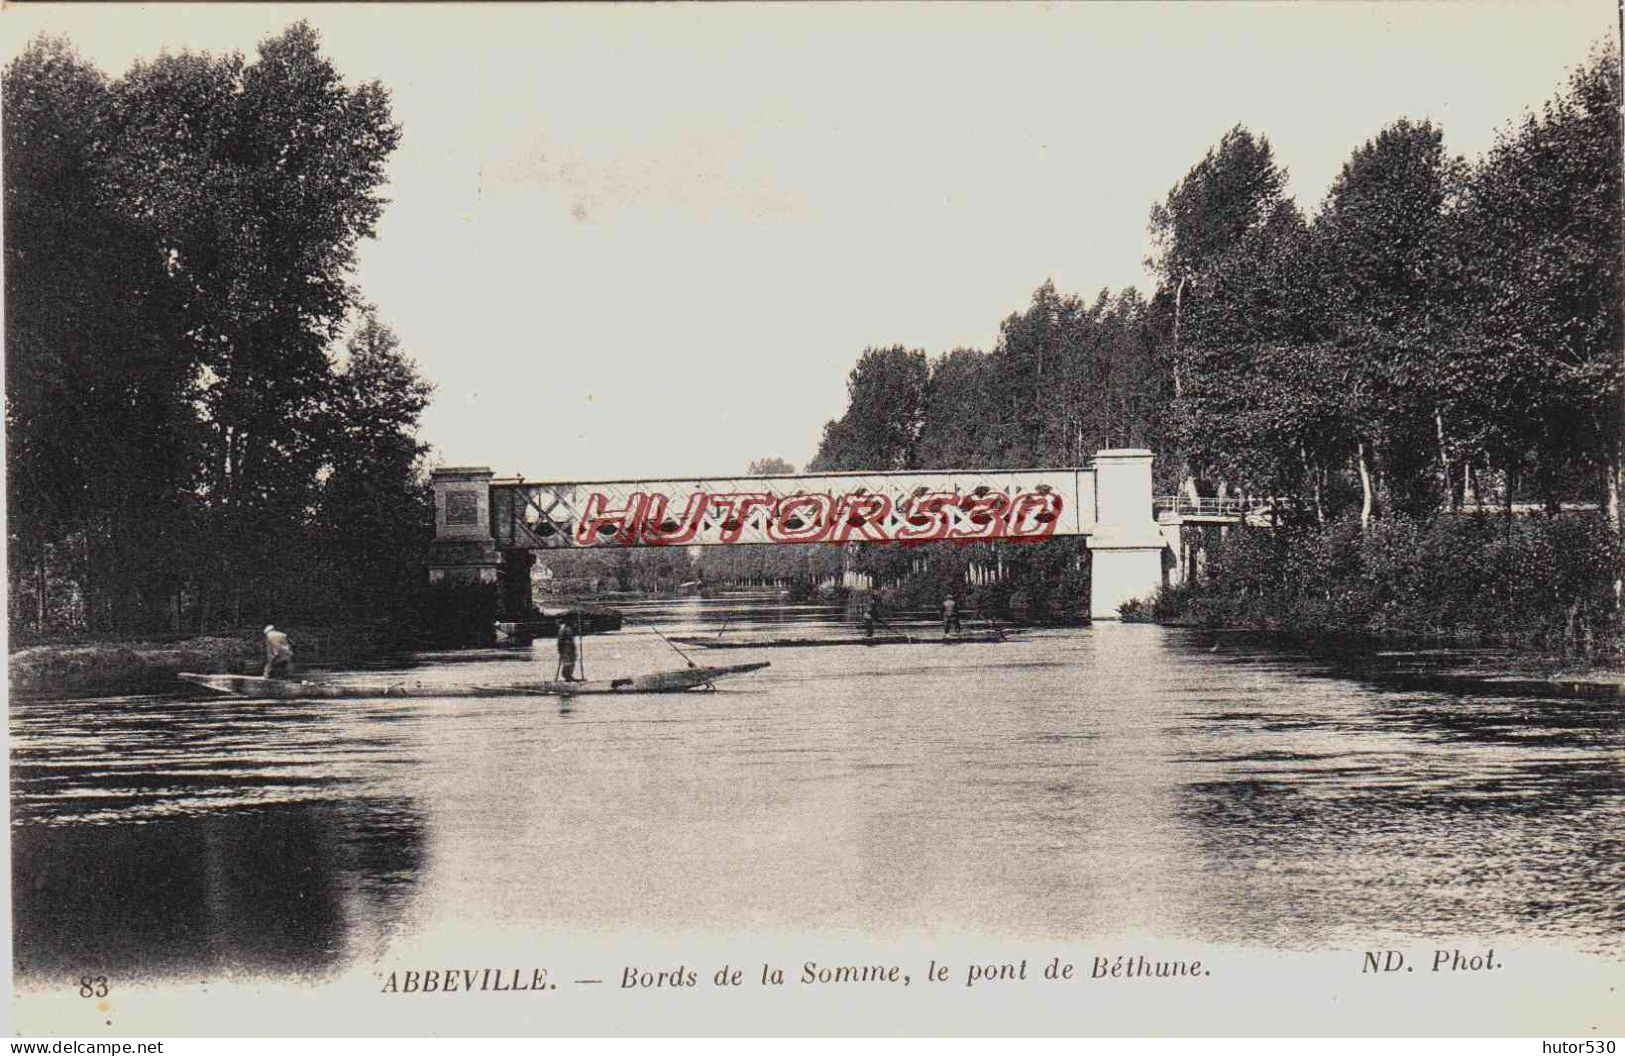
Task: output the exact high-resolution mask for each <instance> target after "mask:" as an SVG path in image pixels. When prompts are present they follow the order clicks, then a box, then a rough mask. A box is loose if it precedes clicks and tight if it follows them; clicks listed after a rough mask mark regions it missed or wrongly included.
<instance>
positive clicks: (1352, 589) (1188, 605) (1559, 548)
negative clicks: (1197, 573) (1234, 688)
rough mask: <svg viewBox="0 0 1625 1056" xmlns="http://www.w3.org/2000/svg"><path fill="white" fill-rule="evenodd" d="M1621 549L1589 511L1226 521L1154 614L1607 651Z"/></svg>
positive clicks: (1615, 641) (1615, 640)
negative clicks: (1249, 524) (1193, 573)
mask: <svg viewBox="0 0 1625 1056" xmlns="http://www.w3.org/2000/svg"><path fill="white" fill-rule="evenodd" d="M1620 572H1621V555H1620V553H1619V551H1618V545H1617V543H1616V542H1615V539H1614V536H1613V533H1612V532H1610V531H1609V529H1608V526H1607V524H1606V523H1605V522H1604V521H1603V520H1602V519H1601V518H1599V517H1596V516H1594V515H1584V514H1562V515H1558V516H1537V517H1516V518H1506V517H1502V516H1442V517H1435V518H1432V519H1416V518H1408V517H1400V516H1396V517H1391V518H1387V519H1384V520H1381V521H1375V522H1373V523H1372V524H1371V525H1370V526H1369V527H1368V528H1367V529H1365V530H1364V531H1362V530H1361V527H1360V525H1359V522H1358V521H1357V520H1356V519H1353V518H1349V519H1343V520H1339V521H1336V522H1334V523H1332V524H1330V525H1327V526H1325V527H1313V526H1311V527H1298V528H1283V529H1280V530H1273V531H1271V530H1246V529H1232V530H1231V531H1230V533H1229V535H1228V538H1227V539H1225V540H1224V541H1223V542H1222V543H1220V544H1219V545H1218V547H1217V549H1216V551H1214V552H1213V553H1212V554H1211V556H1210V559H1209V561H1208V565H1207V569H1206V572H1205V574H1204V576H1203V579H1202V582H1201V584H1200V585H1197V586H1178V587H1173V588H1169V589H1166V590H1164V591H1162V592H1161V593H1160V594H1159V595H1158V597H1157V598H1155V599H1154V600H1153V602H1152V610H1153V613H1154V614H1155V616H1156V618H1157V619H1158V620H1159V621H1161V622H1186V623H1192V624H1197V625H1201V626H1207V627H1246V628H1257V629H1265V630H1305V631H1329V632H1337V633H1361V634H1378V635H1400V636H1426V637H1471V638H1476V639H1482V640H1486V641H1494V642H1500V643H1504V644H1509V645H1516V646H1521V647H1524V648H1532V649H1539V650H1543V651H1547V652H1561V653H1581V654H1586V655H1592V654H1604V655H1619V654H1620V653H1621V652H1622V651H1625V649H1622V644H1625V643H1622V641H1621V619H1620V612H1619V606H1618V603H1617V601H1616V597H1615V592H1614V583H1615V580H1616V578H1617V577H1618V576H1619V575H1620Z"/></svg>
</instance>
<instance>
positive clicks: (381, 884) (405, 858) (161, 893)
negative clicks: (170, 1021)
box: [12, 802, 422, 979]
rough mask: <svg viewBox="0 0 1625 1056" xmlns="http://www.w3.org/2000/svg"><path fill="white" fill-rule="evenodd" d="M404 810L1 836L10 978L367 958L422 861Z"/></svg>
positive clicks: (170, 821)
mask: <svg viewBox="0 0 1625 1056" xmlns="http://www.w3.org/2000/svg"><path fill="white" fill-rule="evenodd" d="M421 843H422V831H421V827H420V824H419V822H418V819H417V818H416V817H415V816H414V815H413V813H412V812H411V811H410V810H409V809H407V808H405V807H404V806H403V805H401V804H392V803H387V802H374V803H371V804H368V809H367V810H365V811H358V810H355V809H346V808H345V807H342V806H337V805H333V804H324V803H296V804H287V805H282V806H276V807H265V808H245V809H236V810H228V811H215V812H210V813H206V814H199V815H190V816H178V817H169V818H164V819H162V820H156V821H151V822H146V823H142V824H137V825H64V826H41V825H21V826H17V827H15V828H14V830H13V833H12V878H13V881H12V882H13V884H14V899H15V904H16V907H17V912H16V913H15V916H14V928H13V944H14V945H13V958H14V966H15V971H16V973H17V975H18V976H19V977H21V978H42V979H59V978H76V977H78V976H81V975H87V974H88V975H98V974H106V975H108V976H110V977H112V978H124V979H127V978H132V977H147V976H157V977H173V976H186V977H189V978H208V977H209V976H211V975H216V974H220V973H235V972H247V973H253V974H278V975H316V974H320V973H322V972H324V971H326V970H330V969H332V968H335V967H338V966H340V965H342V964H343V963H345V962H346V961H348V960H351V959H354V958H356V957H375V956H377V955H378V954H379V953H380V952H382V948H383V945H384V939H385V937H386V936H385V935H384V934H383V933H382V932H381V931H380V929H379V928H378V926H377V925H378V923H379V922H380V921H382V920H387V919H388V918H390V917H391V916H394V915H396V914H397V913H398V910H399V908H400V905H399V904H400V902H401V901H402V899H403V898H404V897H406V895H407V894H408V893H409V891H410V887H411V882H412V878H413V877H414V876H415V875H416V873H417V871H418V869H419V868H420V867H421V864H422V856H421Z"/></svg>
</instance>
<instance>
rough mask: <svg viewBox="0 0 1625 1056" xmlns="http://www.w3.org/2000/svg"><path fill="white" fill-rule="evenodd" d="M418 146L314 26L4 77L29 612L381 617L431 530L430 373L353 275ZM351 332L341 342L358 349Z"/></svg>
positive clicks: (43, 63)
mask: <svg viewBox="0 0 1625 1056" xmlns="http://www.w3.org/2000/svg"><path fill="white" fill-rule="evenodd" d="M399 138H400V129H399V128H398V127H397V126H396V124H395V123H394V121H393V119H392V117H391V114H390V106H389V100H388V97H387V94H386V92H385V90H384V89H383V88H382V87H380V86H379V85H378V84H376V83H369V84H364V85H360V86H354V87H352V86H349V85H346V84H345V83H344V82H343V80H342V79H341V77H340V75H339V73H338V71H337V70H335V69H334V67H333V65H332V64H331V63H330V62H329V61H328V60H327V59H326V58H324V57H323V56H322V55H321V53H320V51H319V41H318V38H317V35H316V33H315V32H314V31H313V30H312V29H311V28H310V27H309V26H308V25H306V24H304V23H300V24H297V25H294V26H292V27H291V28H289V29H288V30H287V31H286V32H284V33H282V34H280V35H278V36H276V37H273V38H270V39H267V40H266V41H264V42H263V43H262V44H261V45H260V46H259V49H258V53H257V55H256V56H255V58H254V59H253V60H246V59H245V58H244V57H243V56H242V55H240V54H228V55H211V54H199V53H191V52H182V53H179V54H165V55H162V56H160V57H159V58H157V59H155V60H153V61H150V62H143V63H139V64H137V65H136V66H134V67H133V68H132V69H131V70H129V72H127V73H126V74H124V75H123V76H122V77H119V78H116V79H111V78H109V77H107V76H105V75H104V74H103V73H102V72H100V71H99V70H97V69H95V68H94V67H93V66H91V65H90V64H88V63H86V62H85V61H83V60H82V59H81V58H80V57H79V56H78V55H77V54H75V52H74V51H73V50H72V49H71V48H70V46H69V45H68V44H67V43H66V42H65V41H61V40H52V39H40V40H37V41H35V42H34V43H33V44H31V45H30V46H29V47H28V48H27V49H26V50H24V51H23V53H22V54H21V55H19V56H18V57H17V58H16V59H15V60H14V61H13V62H12V63H11V64H10V65H9V66H8V67H7V68H6V70H5V83H4V146H5V165H4V178H5V211H6V213H5V215H6V240H5V294H6V306H5V326H6V337H7V356H6V439H7V469H8V494H7V502H6V508H7V530H8V533H9V542H10V555H11V560H10V568H9V573H10V587H11V599H12V607H11V612H12V619H13V627H14V629H16V630H22V631H37V632H43V631H53V632H61V631H92V632H135V631H154V630H159V629H169V630H199V629H212V628H216V627H221V626H241V625H243V624H245V623H249V622H258V621H262V620H268V619H277V620H298V619H313V618H330V617H334V616H343V615H361V614H367V613H377V612H379V611H382V610H385V609H387V608H388V606H389V605H391V604H392V603H393V602H394V601H396V600H398V598H399V591H400V589H401V587H402V585H403V584H404V583H405V582H406V581H407V580H408V578H409V577H408V576H407V575H406V574H405V573H403V568H409V567H410V562H411V560H412V557H413V554H412V552H411V550H412V547H413V546H414V545H415V544H416V543H417V542H419V541H421V539H422V536H423V533H424V532H425V531H426V530H427V529H428V527H429V526H430V524H431V520H430V516H429V514H428V512H427V510H428V507H427V506H426V505H425V500H424V495H423V488H422V486H421V480H420V472H419V465H418V463H419V460H420V456H421V455H422V454H423V451H424V448H423V446H422V445H421V444H420V443H419V442H418V441H417V439H416V427H417V422H418V416H419V413H420V412H421V411H422V409H423V407H424V406H425V403H426V402H427V399H428V396H429V387H428V386H427V385H426V384H425V383H424V381H423V380H422V379H421V378H420V377H419V375H418V373H417V371H416V369H415V366H414V365H413V363H412V361H411V360H410V359H409V358H408V357H407V356H406V355H405V354H404V353H403V351H402V350H401V348H400V346H399V343H398V341H397V340H396V338H395V335H394V334H393V333H392V332H391V331H390V329H389V328H388V327H387V326H385V325H384V324H383V323H381V322H380V321H379V320H378V318H377V316H376V313H375V312H374V311H373V310H372V309H371V308H370V307H369V306H368V305H367V304H366V303H365V302H364V301H363V299H362V297H361V295H360V292H359V291H358V290H357V289H356V288H355V286H354V285H353V283H352V282H351V279H350V275H351V271H352V265H353V263H354V260H355V251H356V246H357V243H358V242H359V240H361V239H362V238H366V237H369V236H371V235H372V234H373V231H374V227H375V225H376V223H377V221H378V218H379V216H380V214H381V211H382V209H383V207H384V204H385V200H384V199H383V198H382V197H381V196H380V193H379V192H380V188H381V186H382V185H383V183H384V180H385V169H384V166H385V162H386V160H387V159H388V157H389V155H390V154H391V152H392V151H393V150H394V149H395V146H396V144H397V142H398V141H399ZM347 333H348V334H349V338H348V344H347V348H344V349H343V350H340V348H339V345H340V344H341V342H342V341H343V339H344V336H345V335H346V334H347Z"/></svg>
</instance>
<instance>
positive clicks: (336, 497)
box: [320, 306, 434, 613]
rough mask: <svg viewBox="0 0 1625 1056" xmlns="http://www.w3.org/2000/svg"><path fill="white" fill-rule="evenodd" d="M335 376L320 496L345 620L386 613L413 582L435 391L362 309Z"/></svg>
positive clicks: (426, 534) (423, 532)
mask: <svg viewBox="0 0 1625 1056" xmlns="http://www.w3.org/2000/svg"><path fill="white" fill-rule="evenodd" d="M346 350H347V352H348V356H347V363H346V364H345V369H344V371H343V372H342V373H340V374H338V375H337V377H336V384H335V386H334V393H333V400H332V404H331V414H332V417H333V426H332V436H333V440H332V444H331V451H330V458H329V461H328V464H327V467H326V474H325V475H326V479H325V482H324V483H323V485H322V492H321V519H320V524H321V531H322V536H323V541H324V543H325V544H326V546H327V548H328V551H329V558H330V560H331V561H332V563H333V564H334V565H335V567H338V568H342V569H344V570H345V575H344V577H343V579H342V582H344V583H345V586H346V588H347V593H348V594H349V599H348V600H349V605H348V608H349V611H350V612H351V613H367V612H371V613H380V612H387V611H389V610H388V606H389V605H391V604H400V603H401V602H402V600H403V597H404V592H405V591H406V590H407V589H408V588H409V587H410V586H411V585H412V584H413V582H414V578H415V577H414V575H413V571H414V569H415V568H416V567H417V566H418V565H419V564H421V560H420V559H421V556H422V553H421V551H422V548H423V546H424V544H426V543H427V542H428V541H429V540H430V539H431V538H432V537H433V534H434V505H433V498H432V496H431V494H430V493H429V490H428V488H427V482H426V480H425V478H424V475H423V471H422V457H423V455H424V454H425V453H426V452H427V450H428V445H426V444H424V443H422V442H421V441H420V440H419V439H418V437H417V428H418V419H419V416H420V415H421V414H422V412H423V409H424V408H425V407H426V406H428V403H429V397H430V395H431V394H432V392H433V386H431V385H430V384H429V383H428V382H426V381H424V380H423V378H422V377H421V376H420V375H419V374H418V372H417V368H416V365H415V364H414V363H413V362H412V360H411V359H410V358H408V357H407V356H406V354H405V353H404V352H403V351H402V350H401V347H400V340H399V339H398V338H397V337H396V336H395V332H394V331H393V330H391V329H390V328H389V327H387V326H385V325H383V324H382V323H380V322H379V321H378V316H377V311H376V309H374V308H372V307H370V306H369V307H368V308H367V309H366V310H365V311H364V312H363V314H362V316H361V320H360V325H359V326H358V327H357V328H356V330H355V333H354V334H352V335H351V337H350V339H349V342H348V344H347V345H346Z"/></svg>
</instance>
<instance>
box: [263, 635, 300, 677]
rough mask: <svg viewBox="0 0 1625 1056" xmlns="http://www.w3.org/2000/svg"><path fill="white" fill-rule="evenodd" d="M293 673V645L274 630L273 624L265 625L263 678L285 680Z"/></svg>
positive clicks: (284, 636) (286, 637) (285, 636)
mask: <svg viewBox="0 0 1625 1056" xmlns="http://www.w3.org/2000/svg"><path fill="white" fill-rule="evenodd" d="M292 671H293V645H292V644H291V643H290V642H289V641H288V636H287V635H285V634H283V633H282V632H281V631H279V630H277V629H276V625H275V624H270V623H268V624H266V625H265V677H266V678H287V677H288V675H289V674H290V673H291V672H292Z"/></svg>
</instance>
